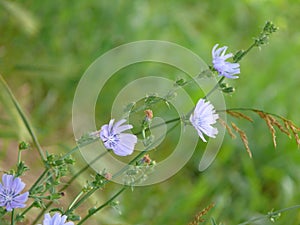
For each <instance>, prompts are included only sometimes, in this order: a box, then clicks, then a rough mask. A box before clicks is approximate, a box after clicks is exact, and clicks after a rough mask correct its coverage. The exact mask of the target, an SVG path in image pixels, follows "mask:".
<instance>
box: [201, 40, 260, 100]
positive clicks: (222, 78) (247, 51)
mask: <svg viewBox="0 0 300 225" xmlns="http://www.w3.org/2000/svg"><path fill="white" fill-rule="evenodd" d="M255 46H256V44H255V43H253V44H252V45H250V46H249V48H247V50H245V51H244V52H243V55H241V56H240V57H239V58H237V59H236V60H234V61H233V62H234V63H237V62H239V61H240V60H241V59H242V58H243V57H245V55H247V54H248V53H249V52H250V51H251V49H252V48H253V47H255ZM224 79H225V77H224V76H223V77H221V78H220V80H219V81H218V83H217V84H216V85H215V86H214V87H213V88H212V89H211V90H210V91H209V92H208V93H207V94H206V95H205V96H204V99H207V98H208V97H209V96H210V95H211V94H212V93H213V92H214V91H215V90H217V89H218V88H219V86H220V85H221V84H222V82H223V81H224Z"/></svg>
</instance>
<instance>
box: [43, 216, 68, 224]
mask: <svg viewBox="0 0 300 225" xmlns="http://www.w3.org/2000/svg"><path fill="white" fill-rule="evenodd" d="M66 220H67V216H61V215H60V214H59V213H55V214H54V216H53V217H52V218H51V216H50V214H49V213H47V214H45V217H44V220H43V225H74V223H73V222H66Z"/></svg>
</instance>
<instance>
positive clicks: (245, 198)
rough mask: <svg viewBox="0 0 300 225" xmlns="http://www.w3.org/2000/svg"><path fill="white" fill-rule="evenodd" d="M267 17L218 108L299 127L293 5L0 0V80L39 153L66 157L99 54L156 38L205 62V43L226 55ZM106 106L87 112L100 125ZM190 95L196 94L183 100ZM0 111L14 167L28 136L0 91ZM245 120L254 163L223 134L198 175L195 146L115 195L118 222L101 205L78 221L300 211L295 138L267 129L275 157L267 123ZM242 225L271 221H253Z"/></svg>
mask: <svg viewBox="0 0 300 225" xmlns="http://www.w3.org/2000/svg"><path fill="white" fill-rule="evenodd" d="M267 20H271V21H273V22H274V23H275V25H277V26H279V28H280V30H279V31H278V32H277V33H275V34H274V35H273V36H272V37H271V40H270V44H269V45H267V46H263V47H262V48H261V49H254V50H253V51H251V53H250V54H249V55H248V56H247V57H246V58H245V59H243V60H242V62H241V71H242V72H241V75H240V79H238V80H234V81H231V82H230V83H231V84H233V85H234V86H235V87H236V90H237V91H236V93H235V94H233V95H227V96H226V104H227V107H228V108H230V107H253V108H259V109H263V110H265V111H267V112H273V113H276V114H280V115H282V116H285V117H287V118H289V119H291V120H293V121H294V122H295V123H296V124H298V125H299V124H300V117H299V105H300V98H299V94H300V93H299V87H300V75H299V68H300V66H299V53H300V30H299V27H300V22H299V21H300V4H299V1H297V0H294V1H292V0H289V1H286V0H273V1H272V0H242V1H235V0H227V1H217V0H210V1H209V0H203V1H199V0H198V1H195V0H185V1H183V0H182V1H180V0H178V1H171V0H167V1H158V0H152V1H146V0H136V1H121V0H120V1H114V0H112V1H104V0H87V1H59V0H52V1H50V0H46V1H38V0H27V1H8V0H0V73H1V74H2V75H3V77H4V78H5V79H6V81H7V82H8V84H9V86H10V87H11V89H12V90H13V92H14V94H15V95H16V97H17V99H18V100H19V102H20V104H21V106H22V107H23V108H24V110H25V111H26V113H27V115H28V116H29V118H30V120H31V122H32V124H33V125H34V127H35V130H36V132H37V135H38V137H39V140H40V142H41V143H42V145H43V147H44V149H46V150H47V151H50V152H66V151H68V150H69V149H71V148H72V146H74V145H75V141H74V137H73V133H72V125H71V118H72V112H71V109H72V101H73V95H74V92H75V89H76V86H77V83H78V82H79V80H80V78H81V76H82V75H83V73H84V71H85V70H86V69H87V67H88V66H89V65H90V64H91V63H92V62H93V61H94V60H95V59H96V58H97V57H98V56H100V55H101V54H103V53H105V52H106V51H108V50H110V49H112V48H114V47H116V46H119V45H121V44H125V43H128V42H132V41H137V40H144V39H157V40H166V41H171V42H175V43H177V44H179V45H182V46H184V47H186V48H189V49H191V50H192V51H194V52H195V53H197V54H198V55H199V56H200V57H201V58H202V59H204V60H205V61H206V62H207V63H208V64H210V61H211V49H212V47H213V46H214V44H215V43H219V44H220V45H227V46H229V50H230V51H232V52H235V51H237V50H239V49H242V48H247V47H248V46H249V44H251V43H252V41H253V38H254V37H256V36H257V35H258V34H259V32H260V30H261V28H262V27H263V25H264V23H265V21H267ZM170 71H171V70H170ZM164 73H167V72H166V71H164ZM122 82H123V81H122ZM121 85H123V84H120V83H118V80H117V79H115V80H114V81H112V82H110V86H109V87H108V89H112V90H115V89H114V88H117V90H118V88H120V87H121ZM0 92H2V90H0ZM108 93H109V91H108ZM112 93H113V92H112ZM113 97H114V96H113V95H112V96H111V95H110V94H108V96H107V98H105V97H104V99H103V101H102V105H100V103H98V104H97V111H98V112H99V114H98V116H99V118H97V122H98V123H99V126H100V125H101V124H103V123H105V122H106V121H107V120H108V119H109V116H110V114H109V110H110V108H109V106H110V104H111V103H110V102H111V101H112V99H113ZM199 97H200V96H197V95H196V94H195V96H194V97H193V98H195V99H196V98H199ZM103 102H104V104H103ZM0 112H1V113H0V137H1V139H0V147H1V150H0V160H1V161H0V167H1V170H8V169H9V168H10V167H11V166H13V165H14V163H15V162H16V149H17V143H18V141H20V140H24V139H27V140H30V139H29V137H28V134H27V131H26V129H25V128H24V126H23V125H22V123H21V121H20V118H19V117H18V115H17V113H16V112H15V110H14V108H13V107H12V106H11V104H10V102H9V101H8V100H7V98H6V96H5V94H4V93H1V105H0ZM252 117H253V118H254V123H253V124H250V123H248V122H240V121H236V120H235V123H238V124H239V125H240V128H242V129H243V130H245V131H246V133H247V135H248V138H249V142H250V148H251V149H252V152H253V159H250V158H249V157H248V155H247V153H246V151H245V149H244V147H243V144H242V142H241V141H240V140H239V139H235V140H231V138H230V136H229V135H226V137H225V140H224V143H223V146H222V149H221V151H220V153H219V154H218V157H217V159H216V160H215V161H214V163H213V164H212V166H210V167H209V169H207V170H206V171H204V172H201V173H200V172H199V171H198V170H197V167H198V162H199V159H200V158H201V154H202V153H203V152H202V151H201V149H203V147H204V145H199V148H198V149H197V150H196V151H195V154H194V156H193V157H192V159H191V160H190V161H189V162H188V164H187V165H186V166H185V167H184V168H183V169H182V170H181V171H180V172H179V173H177V174H176V175H175V176H173V177H172V178H170V179H169V180H167V181H165V182H163V183H160V184H156V185H152V186H149V187H140V188H135V189H134V191H133V192H131V191H127V192H125V193H124V194H123V195H122V196H121V197H120V198H118V200H119V201H120V209H121V212H122V214H121V215H120V214H118V213H117V212H116V211H114V210H113V209H111V208H107V209H106V210H104V211H102V212H100V213H98V214H97V215H95V216H94V217H93V218H92V219H91V220H90V221H89V222H87V223H86V224H134V225H146V224H147V225H148V224H155V225H156V224H157V225H162V224H172V225H177V224H178V225H179V224H188V223H189V222H190V221H191V220H192V219H193V217H194V215H195V214H196V213H197V212H199V211H200V210H201V209H202V208H204V207H206V206H207V205H209V204H210V203H212V202H213V203H215V207H214V208H213V209H212V210H211V211H210V212H209V213H208V215H207V216H206V217H205V218H206V222H204V223H203V224H210V221H209V218H210V217H213V218H214V219H215V220H216V221H218V222H223V223H224V224H226V225H229V224H230V225H232V224H238V223H241V222H243V221H246V220H248V219H249V218H252V217H255V216H259V215H262V214H267V212H268V211H271V210H272V209H275V210H277V209H281V208H285V207H289V206H292V205H296V204H299V203H300V190H299V186H300V166H299V163H300V152H299V149H298V148H297V145H296V143H295V141H294V140H291V139H289V138H287V137H286V136H285V135H284V134H281V133H280V132H277V138H278V146H277V148H276V149H274V147H273V144H272V137H271V134H270V133H269V131H268V128H267V126H266V124H265V122H264V121H263V120H261V119H259V118H258V117H257V116H255V115H252ZM229 119H231V118H229ZM32 152H34V150H31V152H30V153H28V152H27V153H25V154H24V159H26V160H28V161H27V164H29V165H30V167H31V168H32V173H31V174H30V172H29V173H28V174H27V175H26V176H27V179H29V180H30V179H34V178H32V177H33V176H34V174H35V175H38V174H39V172H40V171H41V170H42V169H40V168H41V163H40V162H38V160H34V159H33V157H32ZM37 157H38V156H37ZM75 157H76V159H77V160H78V163H79V165H84V162H83V161H82V159H81V156H80V154H77V155H75ZM92 172H93V171H92V170H91V171H87V173H86V174H85V175H84V176H83V177H80V179H78V181H77V182H78V183H77V184H76V185H74V187H72V188H71V189H69V192H70V193H69V195H72V193H76V192H77V191H78V190H79V187H78V186H80V185H82V184H84V182H85V180H87V179H90V174H91V173H92ZM24 179H25V178H24ZM75 186H76V187H75ZM118 188H120V185H117V184H110V185H108V186H107V187H106V189H105V190H103V191H99V192H98V193H97V196H95V197H94V198H93V199H92V200H91V201H90V203H89V204H88V205H87V206H84V207H83V208H82V210H81V212H84V211H85V210H87V209H88V208H90V207H92V206H93V205H94V204H98V205H99V204H100V203H101V202H103V201H105V200H106V199H108V198H109V196H111V195H112V194H113V193H114V192H115V191H116V190H117V189H118ZM30 219H31V218H30V216H29V220H30ZM252 224H264V225H267V224H273V223H272V222H270V221H269V220H262V221H259V222H256V223H252ZM275 224H285V225H286V224H300V211H299V210H293V211H289V212H286V213H284V214H283V215H282V216H281V217H280V219H279V220H278V221H277V222H276V223H275Z"/></svg>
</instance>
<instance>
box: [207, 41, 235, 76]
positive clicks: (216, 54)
mask: <svg viewBox="0 0 300 225" xmlns="http://www.w3.org/2000/svg"><path fill="white" fill-rule="evenodd" d="M218 46H219V44H216V45H215V46H214V47H213V49H212V57H213V67H214V69H215V70H216V71H217V72H218V73H219V75H220V76H225V77H227V78H231V79H236V78H238V76H234V75H235V74H239V73H240V64H238V63H231V62H226V60H227V59H228V58H230V57H232V56H233V54H232V53H229V54H226V55H225V52H226V50H227V48H228V47H227V46H224V47H222V48H218V49H217V47H218Z"/></svg>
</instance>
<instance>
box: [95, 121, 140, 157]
mask: <svg viewBox="0 0 300 225" xmlns="http://www.w3.org/2000/svg"><path fill="white" fill-rule="evenodd" d="M114 121H115V120H114V119H111V120H110V121H109V124H105V125H103V126H102V127H101V130H100V134H99V136H100V138H101V140H102V141H103V144H104V146H105V148H107V149H111V150H113V151H114V153H115V154H116V155H119V156H127V155H131V154H132V152H133V150H134V146H135V144H136V142H137V137H136V136H135V135H134V134H128V133H122V132H123V131H125V130H129V129H131V128H132V125H130V124H127V125H122V124H123V123H125V122H126V120H125V119H122V120H120V121H118V122H116V123H115V124H114Z"/></svg>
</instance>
